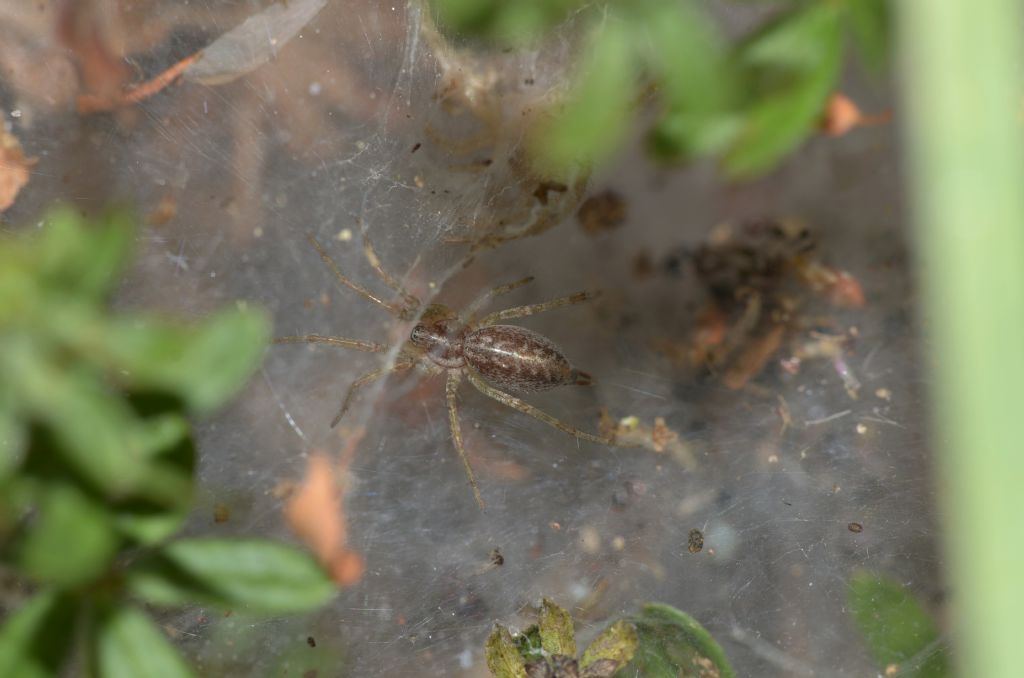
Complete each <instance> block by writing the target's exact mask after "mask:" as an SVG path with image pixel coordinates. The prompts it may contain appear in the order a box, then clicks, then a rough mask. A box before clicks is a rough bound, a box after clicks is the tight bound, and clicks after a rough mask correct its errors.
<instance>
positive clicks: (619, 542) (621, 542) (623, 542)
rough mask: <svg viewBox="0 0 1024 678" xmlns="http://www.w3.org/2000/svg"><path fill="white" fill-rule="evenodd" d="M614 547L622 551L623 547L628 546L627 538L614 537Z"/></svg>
mask: <svg viewBox="0 0 1024 678" xmlns="http://www.w3.org/2000/svg"><path fill="white" fill-rule="evenodd" d="M612 548H613V549H615V550H616V551H621V550H622V549H624V548H626V540H625V539H623V538H622V537H621V536H616V537H615V538H614V539H612Z"/></svg>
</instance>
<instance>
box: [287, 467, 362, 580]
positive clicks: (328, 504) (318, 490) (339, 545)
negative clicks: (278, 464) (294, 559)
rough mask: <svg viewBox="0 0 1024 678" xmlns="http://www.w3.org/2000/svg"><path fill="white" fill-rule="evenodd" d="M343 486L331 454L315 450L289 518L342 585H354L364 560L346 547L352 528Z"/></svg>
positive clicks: (289, 505)
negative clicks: (345, 504)
mask: <svg viewBox="0 0 1024 678" xmlns="http://www.w3.org/2000/svg"><path fill="white" fill-rule="evenodd" d="M342 496H343V495H342V489H341V488H340V487H339V485H338V482H337V479H336V477H335V474H334V469H333V468H332V466H331V462H330V460H329V459H328V458H327V455H325V454H323V453H314V454H313V455H312V456H310V458H309V463H308V465H307V467H306V478H305V479H304V480H303V482H302V485H301V486H299V488H298V489H297V490H296V491H295V493H294V494H292V496H291V498H290V499H289V500H288V504H287V506H286V507H285V517H286V518H287V519H288V524H289V525H290V526H291V528H292V531H294V532H295V533H296V534H297V535H298V536H299V538H300V539H301V540H302V541H303V542H305V544H306V545H307V546H308V547H309V548H310V550H312V551H313V553H314V554H315V555H316V557H317V558H318V559H319V560H320V562H321V563H322V564H323V565H324V567H326V568H327V570H328V571H329V572H330V573H331V578H332V579H334V581H335V583H337V584H338V585H339V586H351V585H352V584H355V583H356V582H357V581H359V579H360V578H362V576H363V569H364V564H363V559H362V556H360V555H359V554H358V553H355V552H354V551H351V550H350V549H348V548H347V547H346V542H347V539H348V528H347V526H346V524H345V509H344V505H343V502H342Z"/></svg>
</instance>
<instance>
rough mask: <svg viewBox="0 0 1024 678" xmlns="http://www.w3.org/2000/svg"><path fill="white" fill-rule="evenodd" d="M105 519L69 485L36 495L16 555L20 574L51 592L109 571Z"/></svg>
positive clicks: (111, 534) (112, 542) (109, 533)
mask: <svg viewBox="0 0 1024 678" xmlns="http://www.w3.org/2000/svg"><path fill="white" fill-rule="evenodd" d="M118 541H119V540H118V538H117V534H116V533H115V531H114V526H113V520H112V517H111V515H110V514H109V513H108V512H107V511H106V510H105V509H104V507H103V506H102V505H100V504H97V503H96V502H94V501H93V500H92V499H90V498H89V497H88V496H87V495H86V494H85V493H83V492H82V491H81V490H79V489H78V488H77V487H75V486H74V485H70V484H66V483H61V484H57V483H53V484H47V485H44V486H43V487H42V488H41V489H40V495H39V500H38V505H37V507H36V515H35V516H34V519H33V523H32V524H30V525H29V529H28V531H27V533H26V535H25V537H24V541H23V542H22V543H21V544H20V547H19V549H18V556H19V562H20V564H21V567H22V569H23V571H24V572H25V574H27V575H28V576H30V577H32V578H33V579H35V580H37V581H41V582H49V583H52V584H56V585H57V586H76V585H79V584H83V583H85V582H88V581H90V580H92V579H94V578H96V577H98V576H99V575H100V574H102V573H103V571H104V570H106V568H107V567H108V566H109V565H110V562H111V560H113V558H114V554H115V553H116V552H117V547H118Z"/></svg>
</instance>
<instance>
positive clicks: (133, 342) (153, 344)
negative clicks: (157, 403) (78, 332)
mask: <svg viewBox="0 0 1024 678" xmlns="http://www.w3.org/2000/svg"><path fill="white" fill-rule="evenodd" d="M269 331H270V325H269V322H268V321H267V318H266V316H265V315H264V314H263V313H260V312H256V311H246V310H229V311H222V312H220V313H217V314H215V315H213V316H211V317H210V318H208V319H206V320H205V321H204V322H203V323H202V324H201V325H199V327H197V328H196V329H195V330H188V329H185V328H183V327H181V326H178V325H174V324H171V323H167V322H160V321H156V320H145V319H138V318H131V319H118V320H115V321H114V322H113V323H111V325H110V327H109V330H108V331H107V333H106V335H105V337H104V342H103V343H104V350H105V351H106V353H107V355H108V362H109V363H110V365H111V367H115V366H116V367H118V368H119V369H121V370H123V371H124V372H126V374H122V375H121V378H122V379H123V380H124V381H125V382H126V383H127V384H128V385H129V386H130V387H132V388H135V389H152V390H161V391H168V392H170V393H173V394H175V395H177V396H179V397H181V398H182V399H183V400H184V401H185V402H186V403H187V404H188V406H189V408H190V409H191V410H193V411H195V412H206V411H209V410H211V409H213V408H214V407H217V406H219V405H221V404H223V403H224V402H225V401H227V400H228V399H229V398H230V397H231V396H232V395H234V394H235V393H236V392H237V391H238V389H240V388H241V387H242V386H243V385H244V384H245V382H246V381H247V380H248V379H249V377H250V376H251V374H252V372H253V371H254V370H255V369H256V367H257V366H258V365H259V361H260V358H261V357H262V355H263V352H264V350H266V345H267V340H268V337H269Z"/></svg>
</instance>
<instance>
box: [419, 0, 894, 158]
mask: <svg viewBox="0 0 1024 678" xmlns="http://www.w3.org/2000/svg"><path fill="white" fill-rule="evenodd" d="M738 4H743V3H738ZM774 4H775V5H777V6H778V7H779V8H780V9H779V10H778V11H777V12H776V13H775V14H774V15H773V16H772V17H771V18H769V19H768V20H767V21H765V22H764V23H763V24H762V25H760V26H758V27H756V28H755V29H754V30H752V31H750V33H749V34H748V35H747V36H746V37H744V38H742V39H740V40H737V41H735V42H733V43H730V42H728V41H726V39H725V38H724V37H723V35H722V33H721V31H720V30H719V29H718V28H717V26H716V25H715V23H714V22H713V21H712V20H711V19H710V17H708V16H707V14H706V13H705V12H704V11H703V10H702V8H701V3H698V2H696V1H695V0H607V1H605V2H593V1H587V0H517V1H516V2H507V1H505V0H433V2H432V6H433V10H434V12H435V13H436V15H437V17H438V20H439V23H440V25H441V26H443V27H444V28H445V29H446V30H447V31H448V33H449V34H450V35H451V36H452V37H453V39H463V38H466V37H470V38H476V39H479V40H482V41H484V42H489V43H491V44H496V45H513V46H522V45H525V44H529V43H531V42H534V41H536V40H537V39H539V38H541V37H542V36H543V35H544V34H545V33H546V32H548V31H551V30H553V29H554V28H556V27H558V26H560V25H562V24H563V23H564V22H567V21H569V20H570V19H571V20H572V21H574V22H575V25H576V28H577V29H579V30H581V31H583V32H584V33H585V34H587V35H588V36H589V37H588V39H587V40H586V41H585V43H584V47H583V49H582V54H581V56H580V59H579V63H578V78H577V80H576V83H575V85H574V86H573V88H572V90H571V92H570V93H569V95H568V97H567V98H566V99H565V100H564V102H562V104H561V105H560V107H559V108H558V109H557V110H556V111H554V117H553V120H552V121H550V122H549V123H544V124H543V129H541V130H540V131H539V133H538V135H537V137H536V140H535V143H534V151H535V155H536V157H537V158H538V161H539V163H540V166H541V167H542V168H543V169H544V170H545V171H547V172H549V173H552V174H556V175H557V174H562V173H565V172H567V171H569V170H570V169H571V168H572V167H575V166H577V165H580V164H583V165H590V164H592V163H596V162H600V161H601V160H603V159H605V158H607V157H608V156H609V155H610V154H611V153H613V152H614V151H615V150H616V148H618V146H619V144H620V143H621V141H622V139H623V138H624V136H625V135H626V133H627V132H628V128H629V125H630V123H631V121H632V118H633V117H634V114H635V113H637V112H638V111H637V108H638V107H637V104H636V102H637V101H644V100H645V98H646V97H644V94H645V93H646V92H653V93H654V94H655V98H656V100H657V106H656V107H657V110H658V115H657V118H656V120H655V122H654V123H653V125H652V127H651V129H650V130H649V134H648V139H649V144H648V146H649V149H650V152H651V154H652V155H653V156H654V157H656V158H658V159H659V160H662V161H666V162H683V161H688V160H692V159H695V158H698V157H705V156H714V157H717V158H719V160H720V162H721V164H722V166H723V168H724V169H725V171H726V172H727V173H728V174H730V175H731V176H733V177H739V178H743V177H750V176H754V175H757V174H760V173H763V172H765V171H767V170H769V169H771V168H772V167H774V166H775V164H776V163H778V162H779V161H780V160H781V159H782V158H783V157H785V156H786V155H787V154H788V153H790V152H791V151H792V150H793V149H795V148H796V147H797V146H798V145H799V144H800V143H801V142H802V141H803V140H804V139H806V138H807V136H808V135H810V134H811V133H812V132H813V131H814V130H815V129H816V127H817V125H818V123H819V121H820V120H821V118H822V116H823V114H824V107H825V104H826V101H827V99H828V96H829V95H830V94H831V93H832V92H833V91H834V90H835V89H836V88H837V87H838V80H839V75H840V70H841V67H842V65H843V62H844V58H845V52H846V36H847V35H850V36H851V37H852V39H853V42H854V43H856V46H857V48H858V52H859V54H860V56H861V58H862V60H863V61H864V62H865V63H866V64H867V65H868V66H869V67H870V68H872V69H874V70H878V69H880V68H881V67H882V66H883V65H884V63H885V61H886V58H887V52H888V45H889V4H888V1H887V0H802V1H801V0H788V1H787V0H779V1H778V2H776V3H774Z"/></svg>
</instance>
